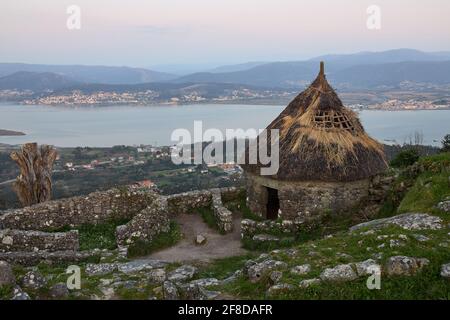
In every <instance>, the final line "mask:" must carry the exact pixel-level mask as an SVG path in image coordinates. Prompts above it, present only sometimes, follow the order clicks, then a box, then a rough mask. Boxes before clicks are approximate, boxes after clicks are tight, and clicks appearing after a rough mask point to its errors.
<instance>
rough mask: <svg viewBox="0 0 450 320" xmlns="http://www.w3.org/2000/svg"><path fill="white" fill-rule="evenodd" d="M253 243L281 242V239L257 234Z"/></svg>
mask: <svg viewBox="0 0 450 320" xmlns="http://www.w3.org/2000/svg"><path fill="white" fill-rule="evenodd" d="M252 239H253V241H258V242H278V241H280V238H278V237H275V236H272V235H270V234H257V235H255V236H253V238H252Z"/></svg>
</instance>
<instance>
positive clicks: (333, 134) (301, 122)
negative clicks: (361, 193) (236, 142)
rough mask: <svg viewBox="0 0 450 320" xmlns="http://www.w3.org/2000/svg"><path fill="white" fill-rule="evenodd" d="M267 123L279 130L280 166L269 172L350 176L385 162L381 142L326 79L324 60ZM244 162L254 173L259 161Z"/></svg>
mask: <svg viewBox="0 0 450 320" xmlns="http://www.w3.org/2000/svg"><path fill="white" fill-rule="evenodd" d="M267 129H279V133H280V154H279V156H280V168H279V171H278V173H277V174H276V175H275V176H272V177H273V178H277V179H281V180H312V181H314V180H320V181H354V180H360V179H364V178H367V177H370V176H373V175H375V174H377V173H380V172H382V171H384V170H385V169H386V168H387V165H386V161H385V157H384V152H383V147H382V145H381V144H380V143H378V142H377V141H375V140H374V139H372V138H371V137H369V136H368V135H367V133H366V132H365V131H364V128H363V126H362V125H361V122H360V121H359V119H358V116H357V114H356V113H355V112H353V111H352V110H350V109H348V108H346V107H344V106H343V104H342V101H341V100H340V99H339V97H338V96H337V94H336V92H335V91H334V90H333V88H332V87H331V86H330V85H329V84H328V82H327V80H326V77H325V73H324V65H323V62H321V68H320V73H319V75H318V76H317V78H316V79H315V80H314V82H313V83H312V84H311V85H310V86H309V88H307V89H306V90H305V91H303V92H302V93H300V94H299V95H298V96H297V97H296V98H295V99H294V100H292V102H291V103H289V105H288V106H287V107H286V109H284V110H283V112H281V114H280V115H279V116H278V117H277V118H276V119H275V120H274V121H273V122H272V123H271V124H270V125H269V126H268V127H267ZM269 140H270V138H269ZM247 153H248V149H247ZM247 158H248V157H247ZM243 167H244V169H245V170H246V171H249V172H254V173H256V174H259V172H260V170H259V168H260V167H261V165H260V164H255V165H243Z"/></svg>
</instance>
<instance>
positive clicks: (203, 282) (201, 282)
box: [189, 278, 220, 287]
mask: <svg viewBox="0 0 450 320" xmlns="http://www.w3.org/2000/svg"><path fill="white" fill-rule="evenodd" d="M189 284H191V285H196V286H200V287H210V286H217V285H219V284H220V281H219V280H217V279H216V278H203V279H197V280H192V281H191V282H189Z"/></svg>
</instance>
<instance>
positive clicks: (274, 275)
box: [269, 271, 283, 284]
mask: <svg viewBox="0 0 450 320" xmlns="http://www.w3.org/2000/svg"><path fill="white" fill-rule="evenodd" d="M281 278H283V272H281V271H272V272H271V273H270V276H269V279H270V282H271V283H273V284H278V283H280V281H281Z"/></svg>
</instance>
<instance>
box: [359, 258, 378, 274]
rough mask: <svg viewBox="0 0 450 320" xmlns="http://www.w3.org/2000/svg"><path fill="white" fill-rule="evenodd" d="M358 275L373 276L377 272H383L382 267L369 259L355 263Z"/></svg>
mask: <svg viewBox="0 0 450 320" xmlns="http://www.w3.org/2000/svg"><path fill="white" fill-rule="evenodd" d="M355 267H356V273H357V274H358V276H360V277H361V276H366V275H371V274H373V273H374V272H375V271H377V270H381V267H380V265H379V264H378V263H377V262H376V261H375V260H373V259H367V260H365V261H362V262H357V263H355Z"/></svg>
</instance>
